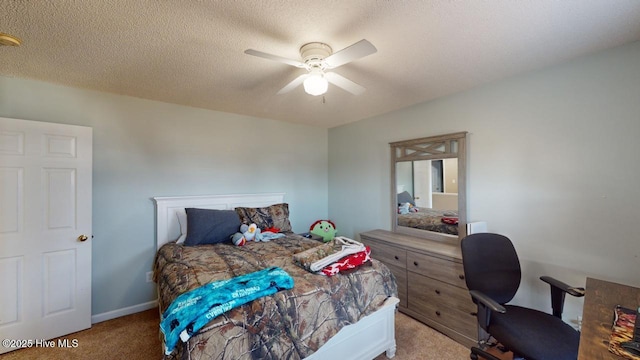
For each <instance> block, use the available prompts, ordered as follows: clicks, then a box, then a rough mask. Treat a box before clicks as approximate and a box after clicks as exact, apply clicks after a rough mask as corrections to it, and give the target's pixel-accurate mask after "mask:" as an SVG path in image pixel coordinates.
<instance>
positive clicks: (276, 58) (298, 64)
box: [244, 49, 307, 69]
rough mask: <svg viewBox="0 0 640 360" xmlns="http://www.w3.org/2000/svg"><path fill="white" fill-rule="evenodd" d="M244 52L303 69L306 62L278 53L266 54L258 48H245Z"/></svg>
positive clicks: (305, 66)
mask: <svg viewBox="0 0 640 360" xmlns="http://www.w3.org/2000/svg"><path fill="white" fill-rule="evenodd" d="M244 53H245V54H247V55H253V56H257V57H261V58H264V59H268V60H273V61H277V62H281V63H285V64H287V65H291V66H295V67H299V68H303V69H306V68H307V64H305V63H303V62H301V61H298V60H292V59H287V58H285V57H282V56H278V55H272V54H267V53H265V52H262V51H258V50H253V49H247V50H245V51H244Z"/></svg>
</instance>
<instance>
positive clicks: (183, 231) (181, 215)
mask: <svg viewBox="0 0 640 360" xmlns="http://www.w3.org/2000/svg"><path fill="white" fill-rule="evenodd" d="M176 216H178V223H179V224H180V237H179V238H178V241H176V244H182V243H183V242H184V240H185V239H186V238H187V211H186V210H185V209H184V208H183V209H178V210H177V211H176Z"/></svg>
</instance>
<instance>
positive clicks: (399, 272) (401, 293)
mask: <svg viewBox="0 0 640 360" xmlns="http://www.w3.org/2000/svg"><path fill="white" fill-rule="evenodd" d="M386 265H387V267H388V268H389V270H391V273H393V276H395V277H396V284H397V285H398V298H399V299H400V306H401V307H405V308H406V307H407V296H408V293H407V289H408V287H407V269H404V268H401V267H398V266H394V265H390V264H386Z"/></svg>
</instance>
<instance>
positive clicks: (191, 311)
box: [160, 267, 293, 355]
mask: <svg viewBox="0 0 640 360" xmlns="http://www.w3.org/2000/svg"><path fill="white" fill-rule="evenodd" d="M291 288H293V278H292V277H291V276H290V275H289V274H287V272H286V271H284V270H282V269H280V268H278V267H270V268H267V269H264V270H260V271H256V272H253V273H249V274H245V275H241V276H237V277H234V278H231V279H227V280H222V281H215V282H212V283H209V284H206V285H203V286H201V287H199V288H197V289H193V290H191V291H188V292H186V293H183V294H181V295H180V296H178V297H177V298H176V299H175V300H174V301H173V302H172V303H171V305H169V307H168V308H167V310H166V311H165V312H164V313H163V314H162V319H161V320H160V330H161V331H162V333H163V334H164V343H165V354H167V355H169V354H171V352H172V351H173V349H174V348H175V346H176V344H177V343H178V339H182V341H187V340H189V338H190V337H191V335H192V334H193V333H195V332H197V331H198V330H200V329H201V328H202V327H203V326H204V325H206V324H207V323H208V322H209V321H210V320H211V319H213V318H215V317H217V316H219V315H221V314H222V313H224V312H226V311H229V310H231V309H233V308H235V307H238V306H240V305H242V304H245V303H247V302H249V301H253V300H255V299H257V298H259V297H262V296H267V295H272V294H275V293H276V292H278V291H280V290H287V289H291Z"/></svg>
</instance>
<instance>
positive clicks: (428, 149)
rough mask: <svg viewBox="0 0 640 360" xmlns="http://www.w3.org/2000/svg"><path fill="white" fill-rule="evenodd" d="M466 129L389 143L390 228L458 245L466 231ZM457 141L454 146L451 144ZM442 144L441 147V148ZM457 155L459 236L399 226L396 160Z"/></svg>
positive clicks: (454, 156)
mask: <svg viewBox="0 0 640 360" xmlns="http://www.w3.org/2000/svg"><path fill="white" fill-rule="evenodd" d="M466 140H467V132H466V131H463V132H458V133H452V134H444V135H438V136H430V137H424V138H419V139H411V140H404V141H396V142H391V143H389V146H390V147H391V225H392V229H393V232H397V233H402V234H407V235H411V236H415V237H420V238H424V239H429V240H435V241H441V242H446V243H450V244H455V245H459V244H460V240H462V238H464V237H465V236H466V235H467V146H466V145H467V144H466ZM452 143H457V146H452ZM442 147H444V150H440V149H442ZM450 158H458V236H457V237H456V236H455V235H448V234H442V233H438V232H435V231H429V230H422V229H414V228H410V227H406V226H398V204H397V203H398V198H397V196H398V194H397V181H396V163H398V162H403V161H414V160H440V159H450Z"/></svg>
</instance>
